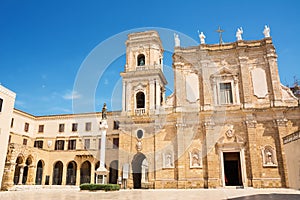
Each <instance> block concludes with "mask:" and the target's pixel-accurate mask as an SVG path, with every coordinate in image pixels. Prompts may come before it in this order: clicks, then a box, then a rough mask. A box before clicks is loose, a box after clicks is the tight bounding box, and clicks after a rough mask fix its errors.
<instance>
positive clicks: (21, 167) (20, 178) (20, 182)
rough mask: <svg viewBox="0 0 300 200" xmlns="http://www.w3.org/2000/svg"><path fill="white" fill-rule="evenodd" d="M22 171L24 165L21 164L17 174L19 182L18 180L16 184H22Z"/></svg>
mask: <svg viewBox="0 0 300 200" xmlns="http://www.w3.org/2000/svg"><path fill="white" fill-rule="evenodd" d="M23 172H24V165H21V166H20V175H19V182H18V185H22V180H23Z"/></svg>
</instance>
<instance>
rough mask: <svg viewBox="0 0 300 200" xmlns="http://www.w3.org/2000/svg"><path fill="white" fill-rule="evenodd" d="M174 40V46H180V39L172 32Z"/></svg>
mask: <svg viewBox="0 0 300 200" xmlns="http://www.w3.org/2000/svg"><path fill="white" fill-rule="evenodd" d="M174 41H175V47H179V46H180V39H179V35H178V34H176V33H174Z"/></svg>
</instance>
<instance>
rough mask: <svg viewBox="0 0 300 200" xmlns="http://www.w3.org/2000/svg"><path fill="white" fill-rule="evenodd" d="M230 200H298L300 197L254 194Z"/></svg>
mask: <svg viewBox="0 0 300 200" xmlns="http://www.w3.org/2000/svg"><path fill="white" fill-rule="evenodd" d="M231 199H232V200H249V199H251V200H253V199H259V200H268V199H272V200H285V199H288V200H299V199H300V195H299V194H256V195H251V196H245V197H236V198H231Z"/></svg>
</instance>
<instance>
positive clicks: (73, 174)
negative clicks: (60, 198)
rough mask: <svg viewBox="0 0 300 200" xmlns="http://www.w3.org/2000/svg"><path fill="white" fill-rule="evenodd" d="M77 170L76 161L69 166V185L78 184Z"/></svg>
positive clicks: (67, 182)
mask: <svg viewBox="0 0 300 200" xmlns="http://www.w3.org/2000/svg"><path fill="white" fill-rule="evenodd" d="M76 170H77V164H76V162H75V161H71V162H69V164H68V166H67V181H66V184H67V185H75V184H76Z"/></svg>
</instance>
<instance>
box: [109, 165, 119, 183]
mask: <svg viewBox="0 0 300 200" xmlns="http://www.w3.org/2000/svg"><path fill="white" fill-rule="evenodd" d="M117 182H118V161H117V160H114V161H112V162H111V163H110V165H109V183H112V184H117Z"/></svg>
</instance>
